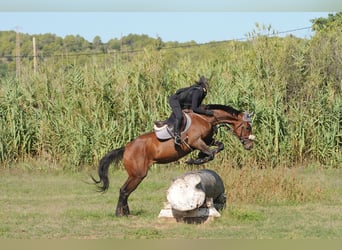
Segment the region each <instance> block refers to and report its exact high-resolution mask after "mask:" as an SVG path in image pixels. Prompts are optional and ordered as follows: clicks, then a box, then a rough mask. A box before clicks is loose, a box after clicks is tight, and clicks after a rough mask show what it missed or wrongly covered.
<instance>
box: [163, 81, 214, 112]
mask: <svg viewBox="0 0 342 250" xmlns="http://www.w3.org/2000/svg"><path fill="white" fill-rule="evenodd" d="M206 95H207V89H206V88H205V87H203V86H201V85H200V84H195V85H192V86H190V87H187V88H182V89H179V90H178V91H177V92H176V93H175V94H173V95H171V96H170V98H169V102H170V106H171V107H172V108H174V107H175V106H178V105H180V107H181V109H191V110H193V111H194V112H195V113H198V114H203V115H209V116H212V115H213V111H211V110H204V109H202V108H200V105H201V103H202V101H203V99H204V98H205V96H206Z"/></svg>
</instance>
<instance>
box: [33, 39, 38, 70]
mask: <svg viewBox="0 0 342 250" xmlns="http://www.w3.org/2000/svg"><path fill="white" fill-rule="evenodd" d="M32 44H33V72H34V74H37V71H38V63H37V45H36V38H35V37H33V41H32Z"/></svg>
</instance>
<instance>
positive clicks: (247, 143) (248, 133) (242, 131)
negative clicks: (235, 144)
mask: <svg viewBox="0 0 342 250" xmlns="http://www.w3.org/2000/svg"><path fill="white" fill-rule="evenodd" d="M252 115H253V112H252V113H250V114H248V113H247V112H243V113H242V114H241V116H239V120H238V122H236V123H234V126H233V131H234V134H235V135H236V136H237V137H238V138H239V139H240V141H241V143H242V145H243V147H244V148H245V149H247V150H251V149H252V148H253V143H254V140H255V136H254V135H253V134H252V120H251V117H252Z"/></svg>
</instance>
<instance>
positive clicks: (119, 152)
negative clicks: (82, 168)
mask: <svg viewBox="0 0 342 250" xmlns="http://www.w3.org/2000/svg"><path fill="white" fill-rule="evenodd" d="M124 152H125V147H122V148H118V149H114V150H113V151H111V152H109V153H107V154H106V155H105V156H104V157H103V158H102V159H101V160H100V165H99V169H98V174H99V177H100V180H96V179H95V178H94V177H93V176H90V177H91V178H92V179H93V181H94V182H95V184H100V185H97V186H98V188H99V191H100V192H105V191H107V189H108V187H109V178H108V168H109V165H110V164H111V163H112V162H113V161H115V162H118V161H120V160H121V159H122V158H123V154H124ZM101 183H102V185H101Z"/></svg>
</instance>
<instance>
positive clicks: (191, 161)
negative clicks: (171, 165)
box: [185, 158, 195, 165]
mask: <svg viewBox="0 0 342 250" xmlns="http://www.w3.org/2000/svg"><path fill="white" fill-rule="evenodd" d="M185 163H186V164H189V165H194V164H195V160H194V159H192V158H190V159H187V160H186V161H185Z"/></svg>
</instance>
